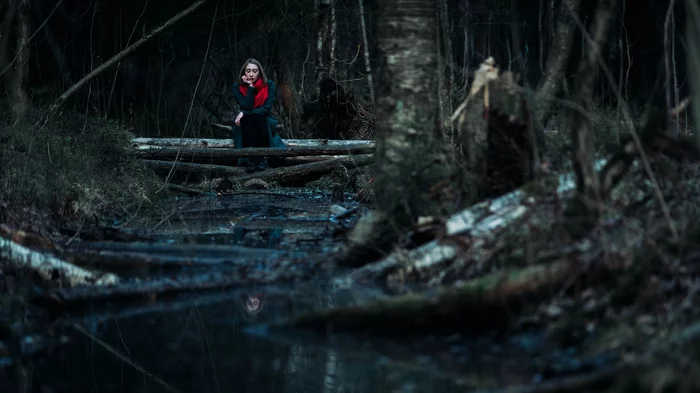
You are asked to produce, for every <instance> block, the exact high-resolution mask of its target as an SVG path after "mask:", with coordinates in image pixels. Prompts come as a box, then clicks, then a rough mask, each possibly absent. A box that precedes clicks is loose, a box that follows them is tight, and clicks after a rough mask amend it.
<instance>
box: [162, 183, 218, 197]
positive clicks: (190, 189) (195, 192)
mask: <svg viewBox="0 0 700 393" xmlns="http://www.w3.org/2000/svg"><path fill="white" fill-rule="evenodd" d="M168 189H169V190H170V191H178V192H181V193H183V194H187V195H193V196H194V195H216V194H215V193H213V192H211V191H209V190H202V189H199V188H194V187H187V186H183V185H180V184H172V183H168Z"/></svg>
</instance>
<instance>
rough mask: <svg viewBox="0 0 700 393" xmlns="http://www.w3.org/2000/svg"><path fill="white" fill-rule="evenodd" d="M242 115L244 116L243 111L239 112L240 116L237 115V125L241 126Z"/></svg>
mask: <svg viewBox="0 0 700 393" xmlns="http://www.w3.org/2000/svg"><path fill="white" fill-rule="evenodd" d="M241 117H243V112H241V113H239V114H238V116H236V125H237V126H239V127H240V125H241Z"/></svg>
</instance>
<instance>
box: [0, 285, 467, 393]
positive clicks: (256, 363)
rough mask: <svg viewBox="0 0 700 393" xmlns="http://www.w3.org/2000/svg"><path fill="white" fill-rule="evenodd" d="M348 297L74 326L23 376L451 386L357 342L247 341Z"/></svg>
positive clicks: (242, 298)
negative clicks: (272, 325) (256, 330)
mask: <svg viewBox="0 0 700 393" xmlns="http://www.w3.org/2000/svg"><path fill="white" fill-rule="evenodd" d="M285 292H286V293H285ZM349 296H350V295H347V294H346V295H339V296H338V297H339V298H338V299H333V298H331V297H329V296H327V295H324V293H322V292H318V291H316V290H314V289H311V290H299V291H295V290H294V289H287V290H282V289H279V290H276V291H274V292H272V293H270V292H267V293H266V292H262V291H261V292H259V293H258V292H252V293H251V292H248V293H246V294H243V293H231V294H226V295H211V296H209V297H203V298H200V299H199V300H193V299H190V300H189V301H187V300H184V301H182V303H181V304H179V305H178V303H177V302H172V303H170V304H168V305H154V306H152V308H150V309H149V308H148V307H143V308H142V309H141V310H138V309H135V310H131V311H130V312H129V311H127V310H120V311H115V312H114V313H113V314H110V313H98V314H96V315H94V316H89V317H84V318H76V319H74V322H75V323H77V324H78V325H79V326H80V329H76V328H75V327H71V326H67V327H64V328H60V329H57V331H56V333H59V334H65V335H66V336H68V337H70V339H71V344H69V345H67V346H62V347H58V348H55V349H53V350H51V351H50V352H49V353H46V354H44V355H42V356H35V357H34V358H33V359H32V360H31V361H28V362H26V364H25V372H26V373H27V375H29V376H30V379H31V381H32V384H33V387H34V390H33V391H46V392H49V391H54V392H167V391H181V392H250V393H268V392H269V393H278V392H414V391H415V392H418V391H423V392H426V391H427V392H449V391H452V390H451V389H452V388H453V386H455V382H454V381H453V380H451V379H449V378H445V377H440V376H437V375H434V374H431V373H421V372H418V371H416V369H415V368H411V367H405V366H401V365H399V364H398V363H392V362H391V361H389V359H388V358H387V357H385V356H382V355H380V354H378V353H377V352H376V351H374V350H372V349H370V348H365V349H363V344H362V341H360V340H358V341H356V342H355V344H356V346H355V348H348V347H347V345H345V346H341V348H339V349H333V348H332V346H330V345H325V346H324V345H319V344H318V343H309V342H308V341H309V340H297V341H299V342H298V343H295V342H294V341H295V339H294V337H293V335H292V336H290V337H288V338H287V339H285V340H279V339H271V338H269V337H268V338H266V337H260V336H258V335H255V334H249V333H247V332H246V328H248V327H251V326H258V324H261V323H265V322H270V321H272V320H276V319H279V318H284V317H286V316H290V315H294V314H297V313H299V312H302V311H304V310H306V309H311V308H317V307H328V306H332V305H333V304H332V303H333V302H334V301H336V300H338V301H339V302H345V303H347V302H353V299H351V298H349ZM250 297H253V298H258V299H260V300H261V301H262V303H263V304H262V308H261V309H260V311H259V312H258V313H257V314H255V315H251V313H249V312H246V301H248V303H247V304H248V309H254V308H255V307H254V306H255V304H254V305H253V308H251V302H250V301H249V298H250ZM350 297H351V296H350ZM83 328H84V329H85V331H86V332H87V333H88V334H90V335H94V336H93V337H94V338H91V337H89V336H88V335H87V334H86V333H85V332H82V331H81V330H82V329H83ZM95 338H96V339H98V340H100V341H101V342H98V341H97V340H96V339H95ZM305 341H306V343H305ZM139 369H141V370H139ZM144 370H146V371H144ZM5 377H6V378H11V379H15V380H16V378H17V377H16V375H10V376H7V375H6V376H5ZM41 389H44V390H41Z"/></svg>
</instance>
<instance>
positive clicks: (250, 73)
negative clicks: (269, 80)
mask: <svg viewBox="0 0 700 393" xmlns="http://www.w3.org/2000/svg"><path fill="white" fill-rule="evenodd" d="M245 76H246V78H248V80H249V81H251V82H252V83H255V82H256V81H257V80H258V78H260V69H258V66H257V65H255V64H252V63H249V64H248V65H247V66H245Z"/></svg>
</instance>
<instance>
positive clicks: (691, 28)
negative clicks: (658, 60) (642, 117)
mask: <svg viewBox="0 0 700 393" xmlns="http://www.w3.org/2000/svg"><path fill="white" fill-rule="evenodd" d="M685 5H686V15H687V22H686V32H685V34H686V40H687V41H688V45H687V48H688V49H687V50H688V55H687V58H688V59H687V61H688V70H689V72H688V79H689V80H690V92H691V95H692V96H693V97H700V5H699V4H698V3H697V2H694V1H692V0H686V2H685ZM690 104H691V106H692V114H693V120H694V124H696V125H697V124H700V99H697V98H695V99H693V100H691V102H690ZM695 140H696V142H697V144H698V146H700V132H696V133H695Z"/></svg>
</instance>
